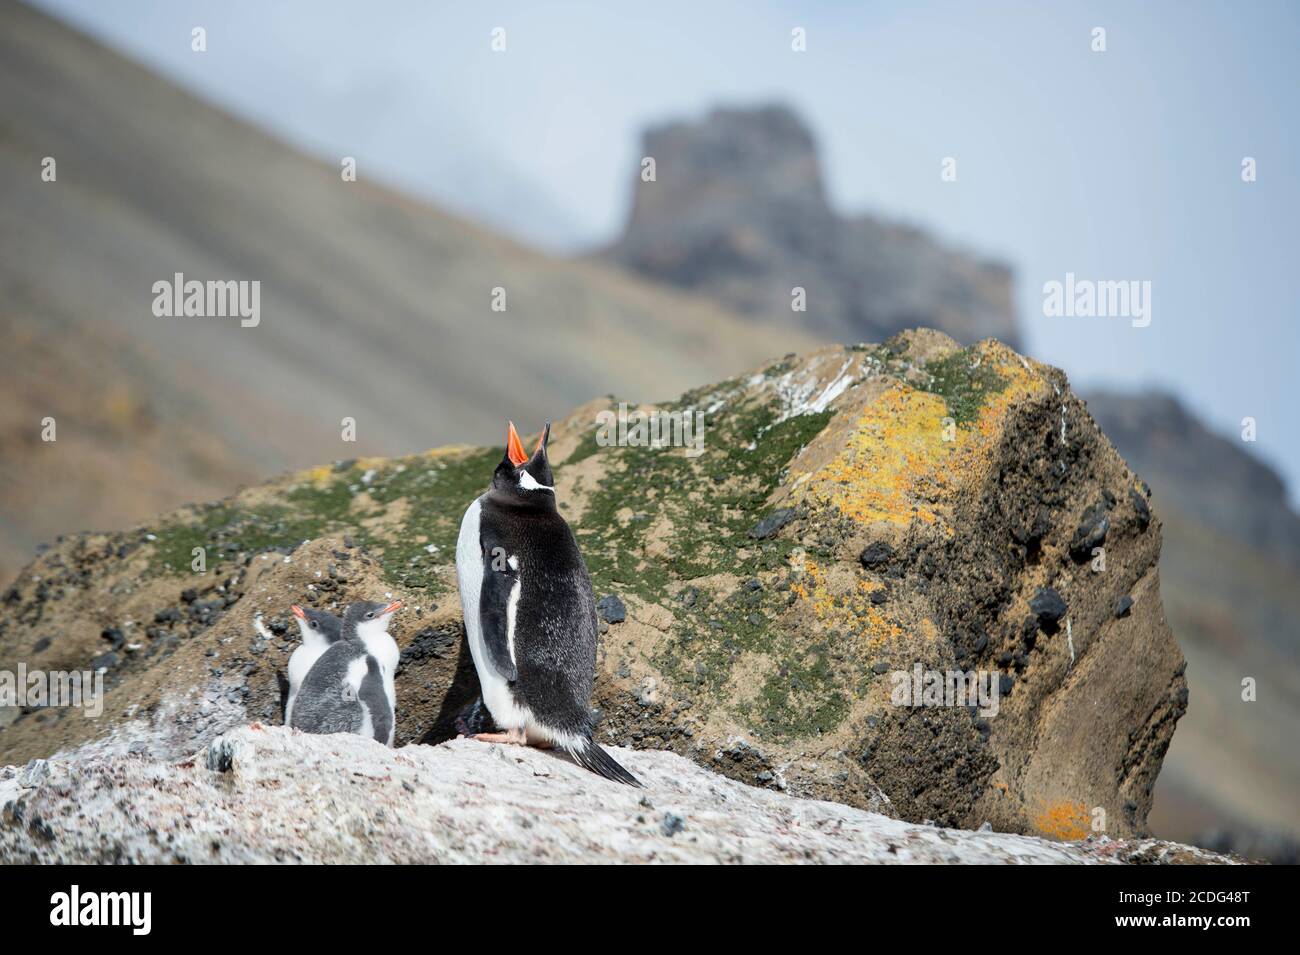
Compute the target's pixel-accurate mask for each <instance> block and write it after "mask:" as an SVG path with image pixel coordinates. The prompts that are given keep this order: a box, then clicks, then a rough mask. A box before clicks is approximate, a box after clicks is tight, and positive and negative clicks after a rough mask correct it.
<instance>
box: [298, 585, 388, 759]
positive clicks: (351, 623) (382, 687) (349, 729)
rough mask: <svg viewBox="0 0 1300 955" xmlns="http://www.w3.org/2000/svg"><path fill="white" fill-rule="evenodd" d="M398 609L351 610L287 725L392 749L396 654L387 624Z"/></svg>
mask: <svg viewBox="0 0 1300 955" xmlns="http://www.w3.org/2000/svg"><path fill="white" fill-rule="evenodd" d="M401 606H402V602H401V601H400V600H395V601H393V602H392V603H389V604H382V603H374V602H372V601H359V602H357V603H354V604H351V605H349V607H348V609H347V611H346V612H345V613H344V615H343V623H342V631H341V636H340V638H339V639H338V640H336V641H335V642H334V643H332V644H331V645H330V646H329V647H328V648H327V649H326V650H325V652H324V653H322V654H321V655H320V658H319V659H318V660H316V662H315V663H314V664H313V665H312V667H311V670H310V671H309V672H308V673H307V676H306V678H305V679H304V680H303V682H302V687H301V689H300V690H299V692H298V696H297V701H296V704H295V706H294V709H293V713H292V715H291V718H290V722H289V725H290V726H292V727H293V728H294V729H298V730H302V731H303V732H304V733H356V734H358V735H360V736H369V737H371V738H372V739H375V740H378V741H379V742H381V743H383V744H385V745H387V746H391V745H393V732H394V730H395V728H396V716H397V712H396V709H397V708H396V693H395V690H394V687H393V677H394V673H395V671H396V669H397V661H398V656H399V654H398V650H397V643H396V641H394V640H393V638H392V637H391V636H389V635H388V621H389V620H390V619H391V618H392V616H393V614H394V613H396V612H397V610H398V609H400V608H401Z"/></svg>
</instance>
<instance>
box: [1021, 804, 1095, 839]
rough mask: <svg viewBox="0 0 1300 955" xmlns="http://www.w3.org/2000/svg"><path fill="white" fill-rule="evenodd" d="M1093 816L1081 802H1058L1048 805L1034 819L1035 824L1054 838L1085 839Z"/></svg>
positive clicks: (1045, 833)
mask: <svg viewBox="0 0 1300 955" xmlns="http://www.w3.org/2000/svg"><path fill="white" fill-rule="evenodd" d="M1090 822H1091V818H1090V817H1089V815H1088V807H1087V806H1085V805H1084V804H1083V803H1081V802H1068V801H1063V802H1056V803H1052V804H1050V805H1048V806H1047V807H1046V808H1045V809H1043V811H1042V812H1040V813H1039V814H1038V816H1037V817H1036V818H1035V819H1034V826H1035V827H1036V828H1037V829H1038V831H1039V832H1041V833H1042V834H1043V835H1045V836H1048V837H1050V838H1052V839H1061V840H1069V839H1083V838H1085V837H1086V836H1087V835H1088V832H1089V823H1090Z"/></svg>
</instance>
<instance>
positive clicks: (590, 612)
mask: <svg viewBox="0 0 1300 955" xmlns="http://www.w3.org/2000/svg"><path fill="white" fill-rule="evenodd" d="M533 493H537V494H546V493H547V492H533ZM548 496H549V495H548ZM479 538H480V541H481V542H482V544H483V553H484V559H485V562H486V563H487V564H488V566H487V567H485V571H484V575H485V576H484V581H485V586H487V578H488V576H490V575H491V574H493V573H494V572H495V571H493V570H492V569H491V567H490V565H491V561H492V559H493V555H494V549H495V548H497V547H501V548H503V550H504V554H505V556H507V557H516V558H518V561H519V569H518V571H517V574H518V578H519V580H520V593H519V602H518V604H517V605H516V612H515V668H516V671H517V676H516V680H515V682H514V683H512V684H511V689H512V691H513V692H514V694H515V696H516V697H517V698H518V699H519V701H520V702H521V703H523V704H524V705H525V706H527V707H528V709H529V710H531V711H532V713H533V716H534V718H536V720H537V721H538V722H539V723H541V724H542V725H544V726H546V727H548V728H550V729H553V730H558V731H560V732H564V733H571V734H576V735H580V736H584V737H587V736H590V734H591V712H590V705H591V688H592V682H593V680H594V677H595V669H596V601H595V597H594V595H593V594H592V590H591V579H590V578H589V577H588V576H587V567H586V565H585V564H584V563H583V560H582V554H581V552H580V551H579V550H578V542H577V541H576V540H574V537H573V532H572V531H571V530H570V529H569V525H568V524H567V523H565V520H564V518H563V517H561V516H560V514H559V512H558V511H557V510H555V508H554V506H553V504H552V506H549V507H516V506H510V505H508V504H501V503H499V502H497V501H495V500H494V499H493V495H492V494H487V495H484V497H483V499H482V502H481V512H480V518H479ZM507 573H509V574H510V575H512V576H513V575H514V574H515V573H516V572H515V571H513V570H510V571H508V572H507Z"/></svg>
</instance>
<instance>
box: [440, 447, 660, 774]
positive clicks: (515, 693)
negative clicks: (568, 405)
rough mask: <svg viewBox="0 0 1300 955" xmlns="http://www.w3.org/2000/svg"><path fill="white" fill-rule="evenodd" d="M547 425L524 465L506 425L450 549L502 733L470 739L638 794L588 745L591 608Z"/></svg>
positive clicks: (472, 643) (477, 661) (481, 674)
mask: <svg viewBox="0 0 1300 955" xmlns="http://www.w3.org/2000/svg"><path fill="white" fill-rule="evenodd" d="M550 436H551V425H550V422H547V424H546V429H545V430H544V431H543V432H542V437H541V439H540V440H539V441H538V442H537V450H536V451H534V452H533V456H532V457H531V458H530V457H529V456H528V455H527V454H526V453H525V451H524V448H523V445H522V444H521V443H520V441H519V435H518V433H517V432H516V431H515V426H514V424H513V423H512V424H511V425H510V430H509V433H508V436H507V441H506V453H505V457H503V458H502V459H501V463H500V464H498V465H497V467H496V471H495V472H494V473H493V475H492V486H491V487H490V488H488V490H487V491H486V492H484V493H483V494H482V495H481V496H479V498H478V499H477V500H475V501H474V503H472V504H471V505H470V506H469V509H468V510H467V511H466V512H465V517H464V519H463V520H462V521H461V524H460V538H459V539H458V540H457V542H456V576H457V578H458V579H459V583H460V601H461V608H462V610H463V611H464V614H465V634H466V636H467V638H468V641H469V648H470V653H471V654H472V655H473V657H474V667H475V669H476V670H478V679H479V684H480V686H481V687H482V690H483V702H484V704H485V705H486V706H487V709H488V711H489V712H490V713H491V714H492V719H493V720H494V721H495V722H496V724H497V727H498V728H500V729H503V730H505V732H504V733H479V734H477V735H476V736H475V738H476V739H482V740H488V741H490V742H499V743H516V744H528V743H531V744H533V745H539V746H555V747H557V748H559V749H562V750H564V751H565V752H567V753H568V754H569V755H570V756H572V757H573V759H574V760H576V761H577V762H578V763H579V764H580V765H582V766H584V767H586V768H587V769H589V770H591V771H592V772H593V773H597V774H599V775H601V776H604V777H606V778H607V779H613V780H616V781H618V782H620V783H627V784H628V785H631V786H640V785H641V784H640V783H639V782H638V781H637V779H636V777H635V776H633V775H632V774H631V773H629V772H628V771H627V770H626V769H624V768H623V767H622V766H620V765H619V764H618V763H617V762H615V761H614V759H613V757H611V756H610V755H609V754H608V753H607V752H605V751H604V750H603V749H601V748H600V746H599V745H598V744H597V743H596V742H595V741H594V740H593V739H592V738H591V734H592V728H593V727H592V720H591V686H592V682H593V680H594V679H595V671H596V601H595V598H594V597H593V596H592V591H591V580H590V578H589V577H588V576H587V565H586V564H585V563H583V560H582V554H581V553H580V552H579V551H578V542H577V541H576V540H574V538H573V532H572V531H571V530H569V525H568V524H566V523H565V521H564V518H562V517H561V516H560V513H559V511H558V510H557V509H556V506H555V486H554V479H553V478H552V477H551V465H550V462H549V461H548V460H547V456H546V454H547V451H546V446H547V442H548V441H549V439H550Z"/></svg>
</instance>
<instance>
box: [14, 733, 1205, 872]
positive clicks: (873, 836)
mask: <svg viewBox="0 0 1300 955" xmlns="http://www.w3.org/2000/svg"><path fill="white" fill-rule="evenodd" d="M618 758H619V759H620V760H621V761H623V762H624V763H626V764H627V765H628V766H630V767H631V768H632V769H633V770H634V771H635V772H636V773H637V775H638V776H640V778H641V779H642V780H644V781H645V783H646V788H645V789H644V790H637V789H631V788H629V787H626V786H620V785H617V784H615V783H610V782H607V781H605V780H598V779H595V778H593V777H592V776H591V774H589V773H588V772H587V771H586V770H583V769H580V768H578V767H577V766H575V765H573V764H572V763H569V762H566V761H564V760H562V759H560V758H559V757H557V756H555V755H553V754H551V753H544V752H541V751H538V750H535V749H522V748H516V747H501V746H496V745H490V744H486V743H477V742H473V741H470V740H458V741H454V742H449V743H445V744H443V745H441V746H437V747H430V746H407V747H403V748H402V749H398V750H391V749H387V748H385V747H383V746H381V745H379V744H378V743H376V742H374V741H373V740H366V739H362V738H360V737H357V736H304V735H303V734H301V733H298V732H296V731H291V730H287V729H285V728H283V727H263V726H261V725H260V724H253V725H252V726H249V727H244V728H241V729H238V730H235V731H233V732H231V733H230V734H228V735H226V736H224V737H222V738H220V739H219V740H216V741H214V742H213V743H212V745H211V746H209V747H208V748H207V749H206V750H205V751H201V752H198V753H196V754H193V755H192V756H191V758H189V759H186V760H184V761H182V762H180V763H179V764H178V763H174V762H163V761H157V760H151V759H147V758H143V757H136V756H106V755H102V754H100V755H84V756H82V758H80V759H77V760H76V761H75V765H73V764H71V763H69V762H67V761H54V762H52V763H50V764H45V765H39V766H33V767H30V768H28V769H25V770H23V771H22V772H18V771H15V770H14V769H13V768H9V769H0V862H2V863H6V864H12V863H28V862H60V863H87V862H89V863H111V862H122V861H128V860H129V861H132V862H136V863H161V864H166V863H175V862H190V863H199V862H205V863H232V862H237V863H285V862H312V863H326V862H327V863H354V864H361V863H376V862H399V863H401V862H404V863H431V862H439V863H448V862H455V863H484V862H491V863H504V862H530V863H531V862H551V863H558V862H581V863H591V862H689V863H711V862H728V863H736V862H748V863H782V862H797V863H810V862H811V863H817V862H820V863H827V862H831V863H836V862H839V863H854V862H856V863H862V862H883V863H1008V862H1009V863H1051V864H1062V863H1084V864H1087V863H1117V862H1144V863H1150V862H1222V861H1227V860H1225V859H1223V857H1220V856H1215V855H1213V854H1212V853H1206V852H1202V851H1200V850H1196V849H1189V848H1187V847H1185V846H1178V845H1174V844H1170V843H1160V842H1154V841H1126V840H1109V839H1104V838H1103V839H1097V840H1092V839H1090V840H1088V841H1087V842H1083V843H1073V844H1068V845H1063V844H1060V843H1055V842H1048V841H1045V840H1042V839H1035V838H1032V837H1027V836H1018V835H1007V834H1002V833H992V832H959V831H954V830H944V829H937V828H934V827H932V826H920V825H912V824H908V823H903V822H898V821H896V820H893V819H890V818H888V817H886V816H881V815H876V814H874V813H868V812H863V811H861V810H858V809H852V808H849V807H846V806H840V805H836V804H834V803H826V802H817V801H814V800H806V799H795V798H792V797H790V796H787V795H784V794H782V793H773V792H764V791H762V790H759V789H754V788H752V787H749V786H743V785H741V784H739V783H736V782H733V781H731V780H728V779H724V778H722V777H720V776H717V775H715V774H713V773H710V772H708V771H706V770H704V769H701V768H700V767H698V766H695V765H693V764H692V763H690V762H689V761H687V760H684V759H682V758H681V757H680V756H676V755H674V754H672V753H650V752H631V751H622V752H619V753H618Z"/></svg>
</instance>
